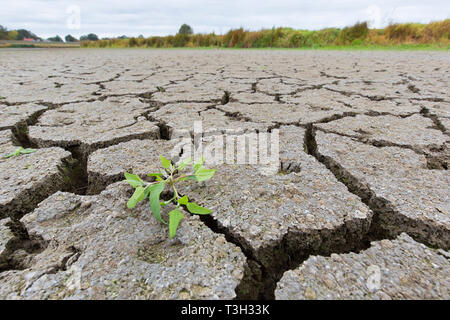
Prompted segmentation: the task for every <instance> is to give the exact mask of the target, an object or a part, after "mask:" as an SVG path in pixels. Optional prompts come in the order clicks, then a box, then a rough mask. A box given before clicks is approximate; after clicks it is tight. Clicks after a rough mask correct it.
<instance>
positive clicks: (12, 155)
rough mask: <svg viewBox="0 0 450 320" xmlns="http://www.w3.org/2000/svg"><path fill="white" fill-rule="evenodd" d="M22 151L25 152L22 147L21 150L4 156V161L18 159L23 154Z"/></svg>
mask: <svg viewBox="0 0 450 320" xmlns="http://www.w3.org/2000/svg"><path fill="white" fill-rule="evenodd" d="M22 150H23V148H22V147H20V148H18V149H16V150H14V152H12V153H10V154H8V155H6V156H4V157H3V159H8V158H11V157H17V156H18V155H19V154H20V153H21V152H22Z"/></svg>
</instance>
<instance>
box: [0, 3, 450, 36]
mask: <svg viewBox="0 0 450 320" xmlns="http://www.w3.org/2000/svg"><path fill="white" fill-rule="evenodd" d="M74 5H76V6H79V7H80V9H81V16H80V17H81V21H80V22H81V24H80V29H75V30H74V29H73V28H72V29H70V28H68V19H70V14H69V13H67V9H68V8H69V7H71V6H74ZM449 12H450V2H449V1H444V0H429V1H427V2H424V1H423V0H420V1H419V0H409V1H399V0H391V1H388V0H372V1H356V0H339V1H334V0H316V1H314V2H312V1H298V0H266V1H261V0H197V1H195V0H192V1H181V0H165V1H160V0H158V1H153V0H150V1H144V0H127V1H115V0H110V1H107V0H97V1H93V0H78V1H75V0H73V1H70V0H16V1H9V2H6V3H3V4H2V10H1V11H0V24H2V25H4V26H6V27H8V28H10V29H13V28H26V29H29V30H31V31H33V32H34V33H36V34H38V35H40V36H42V37H49V36H53V35H55V34H59V35H61V36H64V35H66V34H68V33H71V34H73V35H75V36H80V35H82V34H86V33H90V32H93V33H96V34H98V35H99V36H100V37H105V36H119V35H122V34H126V35H129V36H137V35H139V34H143V35H145V36H150V35H167V34H174V33H176V32H177V30H178V28H179V26H180V25H181V24H183V23H188V24H189V25H191V26H192V27H193V28H194V31H195V32H212V31H214V32H216V33H222V32H226V31H228V29H229V28H231V27H233V28H238V27H241V26H242V27H244V28H246V29H250V30H258V29H261V28H271V27H272V26H287V27H292V28H296V29H321V28H325V27H344V26H346V25H351V24H354V23H355V22H357V21H365V20H368V21H370V22H371V23H372V24H373V26H374V27H382V26H385V25H387V24H388V23H390V22H409V21H414V22H423V23H427V22H430V21H434V20H442V19H446V18H448V17H449V14H448V13H449ZM69 25H70V24H69Z"/></svg>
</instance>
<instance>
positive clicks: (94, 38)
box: [80, 33, 98, 41]
mask: <svg viewBox="0 0 450 320" xmlns="http://www.w3.org/2000/svg"><path fill="white" fill-rule="evenodd" d="M84 40H89V41H98V36H97V35H96V34H95V33H89V34H88V35H87V36H81V37H80V41H84Z"/></svg>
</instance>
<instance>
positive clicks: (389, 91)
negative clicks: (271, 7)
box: [0, 49, 450, 299]
mask: <svg viewBox="0 0 450 320" xmlns="http://www.w3.org/2000/svg"><path fill="white" fill-rule="evenodd" d="M449 67H450V56H449V55H448V53H446V52H442V53H438V52H328V51H326V52H325V51H318V52H313V51H308V52H302V51H234V50H233V51H220V50H217V51H216V50H210V51H209V50H208V51H200V50H195V51H188V50H185V51H177V50H69V49H67V50H2V51H0V70H1V74H2V77H1V78H0V154H1V156H4V155H7V154H9V153H11V152H13V151H14V150H16V149H17V148H18V147H19V146H22V147H24V148H28V147H32V148H35V149H37V151H36V152H34V153H30V154H24V155H20V156H17V157H11V158H7V159H3V158H2V159H0V298H4V299H49V298H50V299H233V298H238V299H240V298H268V299H274V298H277V299H405V298H407V299H422V298H425V299H449V298H450V284H449V280H448V279H450V269H449V256H450V254H449V252H448V250H449V247H450V216H449V213H450V199H449V194H450V192H449V191H450V188H449V185H450V177H449V174H448V165H449V159H450V154H449V149H448V143H449V140H450V139H449V123H450V95H449V92H448V88H449V72H450V71H449V70H450V68H449ZM195 121H202V125H203V129H204V130H205V131H208V132H209V133H213V134H214V135H220V136H221V137H222V138H223V139H225V140H226V139H228V138H230V137H232V138H233V139H234V138H236V137H239V136H241V135H247V134H254V133H255V132H260V133H262V132H275V129H278V130H279V135H280V143H279V161H277V162H276V166H275V168H278V169H277V170H275V171H272V172H268V171H267V170H263V169H264V168H262V166H260V165H258V164H256V165H254V164H253V165H236V164H233V163H228V162H227V163H226V164H223V165H220V166H218V171H217V173H216V176H215V177H214V178H213V179H211V180H209V181H208V182H206V183H201V184H190V185H189V186H183V187H181V188H180V190H181V192H183V193H186V194H188V195H190V197H191V198H192V199H193V200H195V201H196V202H197V203H199V204H201V205H204V206H206V207H208V208H211V209H212V210H213V213H212V214H211V215H210V216H202V217H197V216H188V215H187V214H186V219H184V220H183V221H182V223H181V225H180V229H179V231H178V234H177V237H176V238H175V239H173V240H168V231H167V228H166V227H165V226H163V225H161V224H159V223H158V222H157V221H156V220H155V219H153V217H152V216H151V215H150V211H149V208H148V205H147V204H142V205H140V206H138V207H137V208H136V209H135V210H129V209H127V208H126V201H127V199H128V198H129V196H130V195H131V192H132V190H131V188H130V187H128V186H127V185H126V184H124V183H122V182H118V181H119V180H121V179H122V174H123V172H124V171H133V172H135V173H136V174H139V175H140V176H142V177H145V175H146V173H148V172H151V171H155V170H156V169H157V168H158V167H159V155H160V154H163V155H165V156H167V157H170V158H171V159H172V160H173V161H177V160H178V158H179V156H180V155H182V154H183V153H184V152H185V149H183V148H184V147H183V146H181V147H180V144H179V143H178V142H179V140H177V138H178V137H179V136H180V135H181V134H182V133H184V134H187V135H188V137H189V136H190V135H192V134H193V130H194V122H195ZM189 139H190V138H188V140H189ZM269 173H270V174H269Z"/></svg>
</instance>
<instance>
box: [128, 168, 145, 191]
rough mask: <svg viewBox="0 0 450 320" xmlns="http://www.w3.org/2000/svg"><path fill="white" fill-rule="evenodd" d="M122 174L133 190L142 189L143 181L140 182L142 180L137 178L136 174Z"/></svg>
mask: <svg viewBox="0 0 450 320" xmlns="http://www.w3.org/2000/svg"><path fill="white" fill-rule="evenodd" d="M124 174H125V179H126V181H127V182H128V183H129V184H130V185H131V186H132V187H133V188H137V187H142V186H143V185H144V184H145V183H144V181H142V179H141V178H139V176H138V175H136V174H131V173H128V172H125V173H124Z"/></svg>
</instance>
